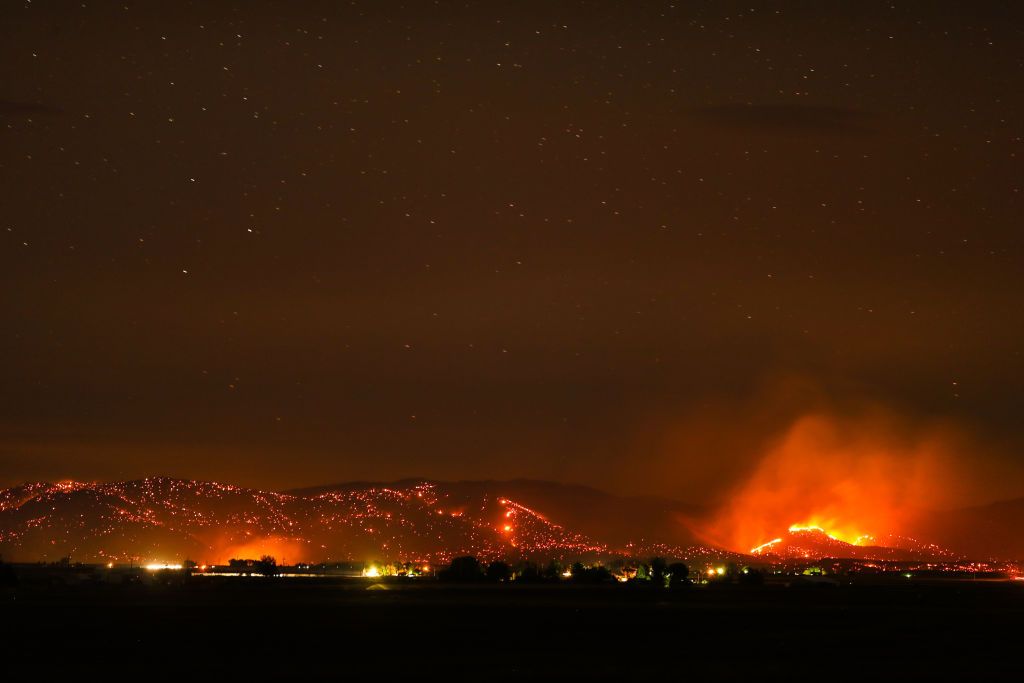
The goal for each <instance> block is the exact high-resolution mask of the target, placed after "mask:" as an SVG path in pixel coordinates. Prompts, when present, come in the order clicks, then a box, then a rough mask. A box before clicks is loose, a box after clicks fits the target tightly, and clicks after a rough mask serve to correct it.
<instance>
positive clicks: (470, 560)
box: [438, 555, 484, 582]
mask: <svg viewBox="0 0 1024 683" xmlns="http://www.w3.org/2000/svg"><path fill="white" fill-rule="evenodd" d="M438 577H439V578H440V579H441V580H442V581H458V582H467V581H480V580H481V579H483V578H484V571H483V568H482V567H481V566H480V561H479V560H477V559H476V558H475V557H473V556H472V555H464V556H463V557H456V558H455V559H453V560H452V563H451V564H450V565H448V568H447V569H442V570H441V571H440V572H439V574H438Z"/></svg>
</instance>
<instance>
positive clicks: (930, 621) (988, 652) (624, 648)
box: [0, 578, 1024, 681]
mask: <svg viewBox="0 0 1024 683" xmlns="http://www.w3.org/2000/svg"><path fill="white" fill-rule="evenodd" d="M1022 583H1024V582H999V581H991V582H985V581H943V582H907V583H906V584H901V583H898V582H878V583H875V584H870V585H867V584H865V585H856V584H855V585H848V586H839V587H834V586H832V587H821V586H815V587H805V588H786V587H784V586H782V585H766V586H763V587H740V586H701V587H693V588H691V589H688V590H685V591H681V592H678V593H676V592H667V591H653V590H649V589H645V588H633V587H629V586H619V585H609V586H591V587H588V586H577V585H536V586H516V585H485V586H451V585H444V584H437V583H418V584H410V583H399V582H395V583H383V582H382V583H372V582H368V581H367V580H362V579H356V580H319V579H292V580H289V579H255V578H254V579H248V580H246V579H234V580H231V579H226V580H223V581H221V580H212V581H211V580H203V581H195V580H193V581H191V582H187V583H178V584H172V585H162V586H161V585H127V586H112V585H84V586H42V585H19V586H18V587H16V588H9V589H5V590H4V591H3V593H2V594H0V595H2V603H0V609H2V626H0V628H2V636H3V640H2V642H3V645H4V651H5V654H4V655H3V666H4V669H5V671H7V672H14V673H20V674H26V673H35V674H38V675H43V674H47V675H53V674H64V675H72V676H75V677H76V678H89V679H93V678H95V677H97V676H98V677H100V679H102V680H121V679H129V678H130V679H134V680H147V679H149V680H152V679H165V678H168V677H174V678H178V679H179V680H215V679H236V678H249V679H265V678H277V677H289V678H292V677H297V676H316V677H323V676H329V677H337V678H350V677H352V676H359V677H360V678H366V677H372V678H374V679H377V680H389V679H394V678H405V679H410V680H427V679H431V680H433V679H438V678H440V679H442V680H443V679H448V680H465V679H476V680H512V679H518V680H535V679H537V678H539V677H545V678H548V677H557V678H561V679H563V680H573V679H584V678H586V679H592V680H593V679H602V680H604V679H619V680H638V679H641V678H651V677H653V678H656V679H664V680H676V679H693V678H695V677H698V676H699V677H701V678H707V679H711V680H737V679H751V678H760V677H768V679H775V678H776V677H778V676H786V677H787V678H788V679H789V680H808V679H810V678H812V677H813V678H815V679H817V680H851V679H860V680H932V681H934V680H974V681H977V680H994V679H995V680H998V679H1013V678H1016V677H1017V676H1018V675H1019V673H1020V670H1021V663H1020V654H1019V652H1020V650H1019V642H1020V641H1019V638H1020V635H1021V631H1020V627H1021V624H1024V585H1022Z"/></svg>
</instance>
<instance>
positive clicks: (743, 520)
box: [704, 415, 950, 552]
mask: <svg viewBox="0 0 1024 683" xmlns="http://www.w3.org/2000/svg"><path fill="white" fill-rule="evenodd" d="M942 436H943V435H942V434H939V433H938V432H929V433H922V432H920V431H918V432H914V431H911V430H909V429H907V428H905V427H901V426H900V425H898V423H897V422H896V421H895V420H893V419H891V418H887V417H885V416H880V415H873V416H871V417H870V418H859V419H838V418H833V417H829V416H824V415H811V416H806V417H803V418H801V419H799V420H797V421H796V422H795V423H794V424H793V425H792V426H791V427H790V428H789V429H788V430H787V431H786V432H785V433H784V434H783V435H782V437H781V438H780V439H778V440H777V442H776V443H775V444H774V445H773V446H772V447H770V448H769V449H768V451H767V452H766V453H765V455H764V456H763V457H762V459H761V460H760V461H759V463H758V465H757V466H756V468H755V469H754V471H753V473H752V474H751V476H750V477H749V478H748V479H747V480H746V481H745V483H744V484H743V485H741V486H740V487H739V488H738V489H737V490H736V491H735V492H734V494H733V495H732V496H731V497H730V498H729V499H728V502H727V504H726V505H725V506H724V507H723V509H722V510H720V512H719V513H718V514H717V515H716V517H715V518H714V520H713V521H712V523H711V524H710V525H708V526H707V527H706V528H705V529H704V532H705V536H706V537H707V538H708V540H710V541H713V542H716V543H719V544H722V545H725V546H727V547H730V548H733V549H735V550H738V551H742V552H752V551H758V552H760V551H762V550H765V549H767V548H768V547H770V545H771V544H773V543H776V542H778V540H779V537H780V536H781V534H782V533H783V532H785V531H786V530H789V531H790V532H797V531H801V530H807V531H809V530H815V531H820V532H822V533H824V534H827V535H828V536H830V537H832V538H834V539H836V540H840V541H845V542H847V543H852V544H855V545H869V544H871V543H872V541H873V539H874V538H875V537H881V536H885V535H888V534H896V533H899V532H900V531H901V530H902V529H903V528H904V527H905V526H906V525H907V524H909V523H910V522H911V521H912V519H913V517H914V516H915V515H916V514H917V513H918V512H919V511H920V510H922V509H924V508H927V507H931V506H935V505H937V504H941V503H943V502H945V501H946V499H947V497H948V494H949V491H950V487H949V486H948V485H946V483H948V476H947V473H948V464H949V462H950V459H949V458H948V457H947V454H948V450H949V449H948V446H947V443H946V442H945V441H944V440H943V438H942Z"/></svg>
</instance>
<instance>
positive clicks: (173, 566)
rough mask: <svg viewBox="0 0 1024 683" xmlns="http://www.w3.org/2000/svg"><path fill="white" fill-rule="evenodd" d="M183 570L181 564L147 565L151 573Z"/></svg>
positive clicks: (159, 563)
mask: <svg viewBox="0 0 1024 683" xmlns="http://www.w3.org/2000/svg"><path fill="white" fill-rule="evenodd" d="M181 568H182V566H181V565H180V564H167V563H166V562H153V563H152V564H147V565H146V569H147V570H149V571H151V572H158V571H160V570H161V569H181Z"/></svg>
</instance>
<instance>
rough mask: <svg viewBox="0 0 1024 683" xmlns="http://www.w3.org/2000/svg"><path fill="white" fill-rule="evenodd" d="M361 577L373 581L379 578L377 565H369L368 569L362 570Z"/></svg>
mask: <svg viewBox="0 0 1024 683" xmlns="http://www.w3.org/2000/svg"><path fill="white" fill-rule="evenodd" d="M363 576H365V577H367V578H370V579H375V578H377V577H378V576H380V569H379V568H378V567H377V565H375V564H371V565H370V566H369V567H366V568H365V569H363Z"/></svg>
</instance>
